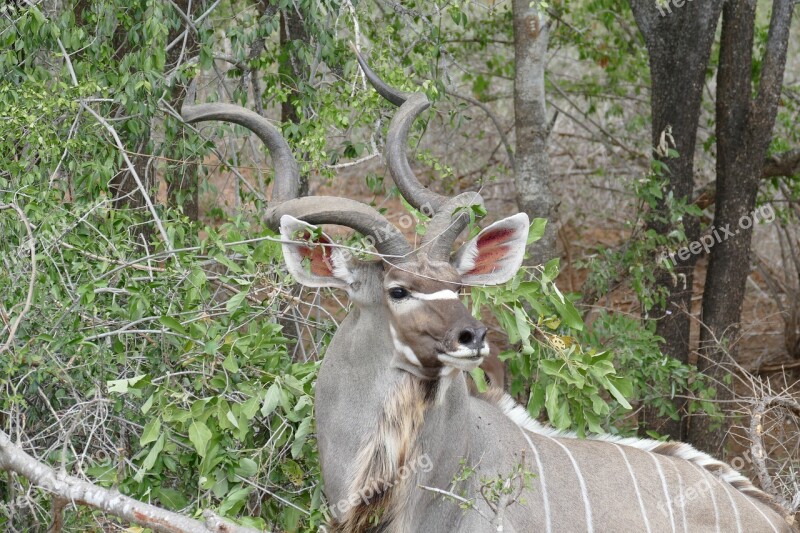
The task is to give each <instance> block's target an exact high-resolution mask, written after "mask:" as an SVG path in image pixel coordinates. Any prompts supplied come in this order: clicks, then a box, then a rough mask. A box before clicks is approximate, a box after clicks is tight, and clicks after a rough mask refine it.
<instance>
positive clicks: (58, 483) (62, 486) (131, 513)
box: [0, 431, 257, 533]
mask: <svg viewBox="0 0 800 533" xmlns="http://www.w3.org/2000/svg"><path fill="white" fill-rule="evenodd" d="M0 470H7V471H10V472H16V473H17V474H19V475H21V476H24V477H25V478H27V479H28V480H30V482H31V483H33V484H34V485H36V486H38V487H39V488H41V489H43V490H45V491H47V492H49V493H51V494H53V496H54V497H55V501H56V502H58V500H59V499H60V500H65V501H67V502H70V503H73V504H79V505H86V506H88V507H94V508H96V509H100V510H102V511H105V512H106V513H108V514H110V515H113V516H116V517H118V518H122V519H123V520H127V521H128V522H133V523H136V524H140V525H142V526H145V527H149V528H150V529H152V530H153V531H158V532H160V533H256V531H257V530H254V529H251V528H247V527H243V526H239V525H237V524H234V523H232V522H228V521H225V520H223V519H222V518H220V517H219V516H217V515H215V514H214V513H211V512H210V511H206V512H204V513H203V515H204V516H205V518H206V521H205V523H203V522H200V521H198V520H194V519H192V518H189V517H187V516H183V515H181V514H178V513H173V512H171V511H167V510H165V509H161V508H159V507H156V506H155V505H150V504H148V503H144V502H140V501H137V500H134V499H133V498H129V497H128V496H125V495H123V494H120V493H119V492H117V491H115V490H110V489H106V488H103V487H100V486H97V485H94V484H92V483H89V482H87V481H83V480H81V479H78V478H76V477H73V476H68V475H61V476H59V475H58V474H57V473H56V471H55V470H54V469H53V468H51V467H50V466H48V465H46V464H44V463H42V462H40V461H38V460H37V459H35V458H34V457H32V456H31V455H28V454H27V453H26V452H24V451H23V450H22V449H21V448H20V447H19V446H17V445H15V444H14V443H12V442H11V439H10V438H9V436H8V435H7V434H6V433H5V432H4V431H0ZM57 521H58V520H57V519H55V520H54V522H57Z"/></svg>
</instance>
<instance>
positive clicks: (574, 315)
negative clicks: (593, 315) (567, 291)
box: [550, 285, 583, 331]
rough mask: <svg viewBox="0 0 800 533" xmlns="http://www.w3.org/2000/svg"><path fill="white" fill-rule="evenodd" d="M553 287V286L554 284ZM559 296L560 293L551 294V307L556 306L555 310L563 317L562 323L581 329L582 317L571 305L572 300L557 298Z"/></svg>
mask: <svg viewBox="0 0 800 533" xmlns="http://www.w3.org/2000/svg"><path fill="white" fill-rule="evenodd" d="M553 287H555V285H554V286H553ZM559 296H560V295H551V297H550V301H551V302H552V304H553V307H555V308H556V311H558V314H559V315H560V316H561V318H563V319H564V323H566V324H567V326H569V327H571V328H573V329H577V330H578V331H582V330H583V319H582V318H581V315H580V313H578V310H577V309H575V306H574V305H572V302H570V301H569V300H567V299H566V298H563V297H562V298H559Z"/></svg>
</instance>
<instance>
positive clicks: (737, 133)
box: [689, 0, 793, 453]
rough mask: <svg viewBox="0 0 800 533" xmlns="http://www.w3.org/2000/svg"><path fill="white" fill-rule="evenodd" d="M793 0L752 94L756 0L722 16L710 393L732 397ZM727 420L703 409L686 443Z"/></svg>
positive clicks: (715, 437) (733, 5) (711, 434)
mask: <svg viewBox="0 0 800 533" xmlns="http://www.w3.org/2000/svg"><path fill="white" fill-rule="evenodd" d="M792 7H793V1H792V0H774V2H773V6H772V20H771V23H770V30H769V37H768V42H767V47H766V52H765V55H764V61H763V68H762V72H761V81H760V85H759V89H758V95H757V97H756V99H755V100H753V99H752V97H751V95H752V81H751V79H752V78H751V76H752V62H753V58H752V50H753V34H754V25H755V16H756V5H755V3H752V2H750V1H748V0H728V2H726V4H725V7H724V9H723V15H722V37H721V45H720V60H719V72H718V75H717V109H716V119H717V124H716V134H717V194H716V206H715V211H714V227H715V228H718V229H719V230H722V228H726V229H728V231H730V232H731V233H732V234H733V235H732V236H730V237H728V238H723V239H720V241H719V242H717V243H716V244H715V245H714V247H713V248H712V249H711V257H710V261H709V266H708V274H707V276H706V285H705V294H704V296H703V320H702V322H703V329H702V330H701V334H700V349H701V358H700V361H699V362H698V366H699V368H700V369H701V370H702V371H703V372H704V373H705V374H706V375H707V376H709V377H710V378H711V379H712V380H713V381H714V382H715V384H716V390H717V396H716V399H717V400H719V401H721V402H723V403H720V405H721V406H722V407H723V408H725V406H726V404H725V403H724V402H726V401H729V400H731V399H732V398H733V391H732V390H731V388H730V386H728V385H725V383H724V381H723V379H724V378H725V376H726V374H727V373H728V372H729V368H728V366H727V364H726V363H728V362H730V361H731V360H735V356H736V344H735V342H732V341H735V340H736V339H737V337H738V333H739V320H740V318H741V310H742V303H743V302H744V295H745V284H746V282H747V277H748V275H749V274H750V241H751V238H752V234H753V229H752V227H753V224H754V223H755V221H754V220H753V216H752V213H753V210H754V209H755V206H756V196H757V194H758V185H759V178H760V176H761V172H762V169H763V162H764V158H765V156H766V153H767V149H768V148H769V144H770V140H771V138H772V135H771V134H772V128H773V126H774V124H775V116H776V113H777V108H778V99H779V97H780V93H781V87H782V85H783V72H784V69H785V66H786V49H787V45H788V41H789V26H790V24H791V17H792ZM728 429H729V426H728V424H722V425H721V426H720V427H717V428H713V427H712V425H711V424H710V421H709V420H708V419H707V418H706V417H704V416H698V417H695V418H693V420H692V423H691V428H690V433H689V437H690V442H692V444H694V445H695V446H696V447H698V448H700V449H701V450H705V451H708V452H711V453H716V452H718V451H719V450H720V449H721V448H722V446H723V445H724V443H725V437H726V436H727V433H728Z"/></svg>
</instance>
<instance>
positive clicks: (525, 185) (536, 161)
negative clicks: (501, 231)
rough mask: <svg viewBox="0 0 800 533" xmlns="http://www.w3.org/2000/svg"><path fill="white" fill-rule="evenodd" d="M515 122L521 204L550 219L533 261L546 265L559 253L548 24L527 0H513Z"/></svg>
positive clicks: (516, 174)
mask: <svg viewBox="0 0 800 533" xmlns="http://www.w3.org/2000/svg"><path fill="white" fill-rule="evenodd" d="M513 10H514V61H515V68H516V72H515V75H514V124H515V130H516V136H517V141H516V151H517V153H516V157H515V160H516V163H515V167H516V168H515V169H514V182H515V184H516V187H517V205H518V207H519V210H520V211H523V212H525V213H527V214H528V216H530V217H531V218H535V217H538V218H546V219H547V228H546V230H545V233H544V236H543V237H542V238H541V239H540V240H539V241H537V242H535V243H533V244H532V245H531V246H530V248H529V250H528V253H529V255H530V258H529V263H530V264H533V265H538V264H543V263H545V262H547V261H548V260H550V259H552V258H553V257H555V256H556V225H557V213H556V207H557V206H556V203H555V200H554V199H553V193H552V191H551V190H550V160H549V157H548V154H547V138H548V136H549V134H550V131H549V125H548V121H547V110H546V109H545V90H544V69H545V64H546V61H547V44H548V40H549V36H550V28H549V27H548V24H547V21H546V20H545V18H544V16H543V15H542V13H540V12H539V11H538V10H537V9H535V8H534V7H532V4H531V2H530V1H529V0H514V3H513Z"/></svg>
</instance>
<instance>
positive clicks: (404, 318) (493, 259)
mask: <svg viewBox="0 0 800 533" xmlns="http://www.w3.org/2000/svg"><path fill="white" fill-rule="evenodd" d="M359 62H360V63H361V66H362V69H363V70H364V72H365V74H366V75H367V77H368V78H369V80H370V82H371V83H372V85H373V86H374V87H375V88H376V90H377V91H378V92H379V93H380V94H381V95H382V96H383V97H385V98H386V99H387V100H389V101H390V102H391V103H392V104H394V105H395V106H399V110H398V111H397V113H396V115H395V116H394V117H393V119H392V121H391V124H390V126H389V131H388V136H387V139H386V153H385V157H386V161H387V164H388V167H389V170H390V172H391V175H392V177H393V179H394V182H395V184H396V185H397V187H398V189H399V190H400V192H401V194H402V195H403V197H404V198H405V199H406V200H407V201H408V202H409V203H410V204H411V205H412V206H413V207H415V208H416V209H419V210H423V211H425V210H427V211H428V212H429V213H431V214H432V218H431V220H430V222H429V223H428V225H427V228H426V232H425V235H424V237H423V238H422V241H421V244H420V246H419V247H418V248H417V249H413V248H412V246H411V245H410V244H409V242H408V241H407V240H406V239H405V238H404V236H403V235H402V234H401V232H400V231H399V230H398V229H397V228H395V227H394V226H393V225H392V224H391V223H390V222H389V221H388V220H386V219H385V218H384V217H382V216H381V215H380V214H379V213H378V212H377V211H376V210H374V209H373V208H371V207H369V206H367V205H364V204H362V203H359V202H356V201H354V200H350V199H347V198H339V197H324V196H323V197H305V198H298V197H297V196H298V189H299V173H298V167H297V164H296V162H295V160H294V158H293V156H292V154H291V151H290V149H289V146H288V144H287V143H286V142H285V140H284V139H283V138H282V137H281V135H280V133H279V132H278V131H277V130H276V129H275V128H274V127H273V126H271V125H270V124H269V123H268V122H267V121H266V120H265V119H263V118H262V117H260V116H259V115H257V114H255V113H252V112H250V111H248V110H246V109H243V108H241V107H239V106H234V105H228V104H204V105H197V106H189V107H185V108H184V110H183V116H184V118H185V120H186V121H187V122H199V121H207V120H220V121H225V122H232V123H236V124H239V125H241V126H244V127H245V128H247V129H249V130H251V131H252V132H254V133H255V134H256V135H258V137H260V138H261V139H262V140H263V142H264V143H265V144H266V145H267V147H268V149H269V151H270V155H271V157H272V160H273V165H274V167H275V179H274V187H273V196H272V201H271V205H270V206H269V209H268V210H267V212H266V221H267V223H268V225H269V226H271V227H272V228H274V229H275V230H279V231H280V233H281V235H282V239H283V241H284V243H283V251H284V256H285V260H286V265H287V267H288V270H289V272H290V273H291V274H292V275H293V276H294V277H295V278H296V279H297V280H298V281H299V282H300V283H302V284H304V285H307V286H310V287H333V288H338V289H342V290H344V291H346V292H347V294H348V296H349V299H350V301H351V302H352V304H353V309H352V311H351V312H350V314H349V315H348V316H347V318H346V319H345V320H344V321H343V322H342V323H341V325H340V326H339V329H338V331H337V332H336V334H335V335H334V337H333V339H332V340H331V343H330V346H329V347H328V349H327V352H326V354H325V358H324V360H323V362H322V365H321V367H320V370H319V377H318V380H317V384H316V404H315V405H316V407H315V409H316V423H317V439H318V445H319V453H320V459H321V464H322V477H323V481H324V491H325V496H326V498H327V501H328V504H329V511H330V514H331V515H332V517H333V518H332V521H331V525H330V527H331V528H332V529H333V530H335V531H347V532H358V531H391V532H413V533H416V532H425V533H429V532H434V533H435V532H451V531H458V532H472V531H490V530H502V531H517V532H524V533H529V532H534V531H545V532H556V531H558V532H576V531H589V532H592V531H598V532H613V531H648V532H660V531H673V532H674V531H683V532H690V531H691V532H692V533H696V532H699V531H716V532H732V531H738V532H739V533H745V532H746V533H751V532H760V531H775V532H777V531H791V530H792V529H793V528H792V526H791V525H790V524H791V522H790V520H791V519H790V518H786V517H785V516H783V515H782V514H781V512H780V511H779V509H778V508H777V507H776V506H774V505H773V504H772V503H771V501H770V498H769V497H768V496H767V495H766V494H764V493H762V492H761V491H759V490H758V489H756V488H755V487H754V486H753V485H752V484H751V483H750V482H749V481H748V480H747V479H746V478H744V477H743V476H741V475H740V474H739V473H737V472H735V471H734V470H732V469H731V468H730V467H728V466H727V465H726V464H724V463H722V462H720V461H717V460H715V459H713V458H712V457H710V456H708V455H706V454H703V453H700V452H698V451H696V450H695V449H693V448H692V447H690V446H689V445H687V444H682V443H676V442H666V443H664V442H657V441H652V440H639V439H629V438H616V437H609V436H596V437H593V438H589V439H578V438H575V436H574V435H572V434H569V433H562V432H558V431H555V430H553V429H551V428H547V427H545V426H543V425H541V424H539V423H537V422H536V421H534V420H532V419H531V418H529V417H528V416H527V414H526V411H525V410H524V409H523V408H522V407H520V406H518V405H516V404H515V403H514V401H513V400H512V399H511V398H510V397H509V396H508V395H503V394H502V392H498V393H495V394H494V395H488V396H484V397H475V396H471V395H470V394H469V393H468V391H467V385H466V381H465V375H464V371H465V370H470V369H473V368H475V367H476V366H477V365H478V364H479V363H480V362H481V359H482V358H483V357H484V356H485V355H486V354H487V353H488V346H487V343H486V341H485V335H486V328H485V327H484V326H483V325H482V324H481V323H480V322H478V321H477V320H475V319H474V318H473V317H472V316H471V314H470V313H469V312H468V310H467V308H466V307H465V306H464V305H463V304H462V303H461V301H460V299H459V290H460V289H461V287H463V286H469V285H492V284H498V283H504V282H506V281H507V280H509V279H510V278H512V277H513V276H514V274H515V273H516V271H517V270H518V269H519V267H520V264H521V261H522V257H523V253H524V249H525V241H526V236H527V228H528V218H527V216H525V215H524V214H518V215H514V216H512V217H509V218H506V219H504V220H501V221H499V222H496V223H494V224H492V225H490V226H488V227H487V228H485V229H484V230H483V231H481V232H480V233H479V234H478V235H477V236H476V237H474V238H472V239H471V240H469V241H467V242H466V244H464V245H463V246H461V248H460V249H459V251H458V252H457V253H456V254H454V255H453V256H451V248H452V246H453V244H454V242H455V240H456V239H457V238H458V236H459V235H460V234H461V233H462V231H463V230H464V229H465V228H466V227H467V225H468V222H469V220H470V216H469V214H468V212H467V211H468V210H469V206H472V205H476V204H481V203H482V199H481V197H480V195H479V194H477V193H474V192H468V193H462V194H460V195H458V196H455V197H453V198H449V197H446V196H442V195H440V194H437V193H435V192H433V191H431V190H429V189H427V188H424V187H423V186H422V185H421V184H420V182H419V180H418V179H417V177H416V176H415V175H414V173H413V172H412V170H411V167H410V165H409V163H408V160H407V156H406V148H407V137H408V133H409V129H410V127H411V125H412V123H413V122H414V120H415V119H416V118H417V117H418V116H419V115H420V113H422V112H423V111H424V110H426V109H427V108H428V107H429V106H430V102H429V101H428V99H427V97H426V96H425V95H424V94H423V93H421V92H417V93H404V92H400V91H397V90H395V89H393V88H391V87H389V86H387V85H386V84H384V83H383V82H382V80H380V79H379V78H378V77H377V76H376V75H375V74H374V73H373V72H372V71H371V70H370V69H369V67H368V66H367V65H366V64H365V63H364V61H363V59H362V58H361V57H359ZM318 224H334V225H340V226H346V227H348V228H351V229H354V230H356V231H358V232H359V233H361V234H362V235H364V236H365V237H367V238H368V239H369V240H370V241H371V242H372V243H374V247H375V249H376V251H377V254H375V255H377V256H378V259H376V260H372V261H365V260H360V259H358V258H357V257H355V256H353V255H351V254H348V253H347V251H346V250H345V249H344V248H342V247H340V246H336V245H334V244H333V242H332V241H331V239H330V238H328V237H327V236H325V234H323V233H321V232H319V231H317V230H316V229H315V225H318ZM521 464H522V465H523V466H524V469H525V470H526V471H527V472H530V474H532V476H529V477H528V480H529V481H528V483H527V484H524V485H523V486H522V487H521V488H520V489H519V490H521V491H523V492H522V494H521V495H520V497H517V498H515V503H513V504H511V505H507V506H506V507H504V508H503V507H502V506H501V503H502V502H500V501H499V500H496V501H492V499H491V498H484V497H482V496H481V486H482V485H483V484H484V483H485V481H486V480H487V479H498V476H500V477H503V476H510V475H511V473H512V472H519V469H520V465H521ZM465 466H467V467H469V468H471V469H474V473H473V474H472V475H462V474H463V473H464V467H465ZM458 475H461V478H462V479H461V480H460V481H459V482H458V483H456V484H455V485H452V484H453V483H454V477H456V476H458ZM507 479H511V478H507ZM431 489H439V490H440V491H447V492H450V494H451V495H455V496H457V497H461V498H464V499H466V500H470V501H472V506H473V507H472V509H468V510H465V509H464V508H462V507H461V506H459V504H458V503H457V502H456V500H457V498H456V497H453V496H443V495H442V493H441V492H436V491H435V490H431ZM501 499H502V498H501ZM506 500H508V498H506ZM462 503H463V501H462ZM496 513H502V520H497V518H498V517H497V515H496ZM501 528H502V529H501Z"/></svg>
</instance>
